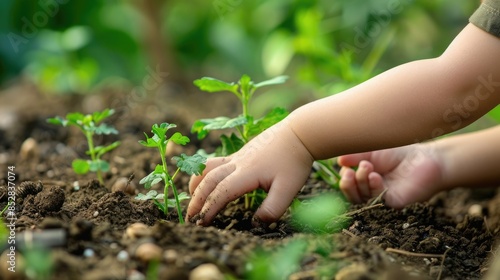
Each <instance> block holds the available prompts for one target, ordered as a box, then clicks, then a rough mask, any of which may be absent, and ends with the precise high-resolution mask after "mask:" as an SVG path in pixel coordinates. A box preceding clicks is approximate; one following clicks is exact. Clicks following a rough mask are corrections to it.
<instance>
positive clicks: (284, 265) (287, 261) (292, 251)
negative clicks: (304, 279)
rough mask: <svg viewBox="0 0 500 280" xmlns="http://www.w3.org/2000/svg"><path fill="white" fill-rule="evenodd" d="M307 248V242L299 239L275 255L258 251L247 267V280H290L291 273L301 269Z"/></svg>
mask: <svg viewBox="0 0 500 280" xmlns="http://www.w3.org/2000/svg"><path fill="white" fill-rule="evenodd" d="M306 248H307V242H306V241H304V240H300V239H297V240H293V241H291V242H290V243H288V244H287V245H286V246H284V247H283V248H279V249H277V250H275V251H274V252H273V253H267V252H265V251H263V250H261V251H257V253H256V254H255V255H254V256H253V257H252V258H251V259H250V260H249V262H248V263H247V265H246V277H245V279H249V280H260V279H288V277H289V276H290V274H291V273H293V272H295V271H297V270H298V269H299V268H300V260H301V259H302V257H303V256H304V251H305V249H306Z"/></svg>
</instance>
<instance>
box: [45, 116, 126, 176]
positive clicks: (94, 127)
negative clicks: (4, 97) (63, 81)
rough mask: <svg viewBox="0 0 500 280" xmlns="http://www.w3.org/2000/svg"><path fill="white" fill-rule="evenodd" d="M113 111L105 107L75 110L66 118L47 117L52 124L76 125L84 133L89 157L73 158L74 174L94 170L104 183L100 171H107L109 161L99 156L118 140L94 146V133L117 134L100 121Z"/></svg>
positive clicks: (113, 129)
mask: <svg viewBox="0 0 500 280" xmlns="http://www.w3.org/2000/svg"><path fill="white" fill-rule="evenodd" d="M113 113H114V110H113V109H105V110H104V111H102V112H94V113H92V114H87V115H84V114H82V113H79V112H75V113H69V114H67V115H66V118H62V117H59V116H57V117H55V118H49V119H47V122H48V123H51V124H54V125H61V126H64V127H66V126H74V127H77V128H78V129H79V130H80V131H81V132H82V133H83V134H84V135H85V138H86V139H87V144H88V151H86V154H87V155H89V156H90V159H75V160H73V162H72V167H73V170H74V171H75V173H76V174H87V173H88V172H89V171H91V172H96V173H97V178H98V179H99V182H100V183H101V184H103V183H104V181H103V179H102V172H107V171H109V169H110V167H109V163H108V162H107V161H105V160H103V159H101V157H102V156H103V155H104V154H106V153H107V152H109V151H111V150H113V149H115V148H116V147H118V146H119V145H120V142H119V141H116V142H113V143H111V144H109V145H107V146H95V145H94V135H109V134H118V131H117V130H116V129H115V128H114V127H112V126H110V125H108V124H106V123H103V122H102V121H104V120H105V119H106V118H108V117H109V116H111V115H112V114H113Z"/></svg>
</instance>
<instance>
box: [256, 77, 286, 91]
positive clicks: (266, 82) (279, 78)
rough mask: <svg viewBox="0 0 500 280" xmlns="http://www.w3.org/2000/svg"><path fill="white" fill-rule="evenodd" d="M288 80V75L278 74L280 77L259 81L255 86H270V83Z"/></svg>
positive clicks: (280, 82)
mask: <svg viewBox="0 0 500 280" xmlns="http://www.w3.org/2000/svg"><path fill="white" fill-rule="evenodd" d="M286 80H288V76H278V77H274V78H272V79H269V80H267V81H262V82H260V83H257V84H256V85H255V87H256V88H261V87H265V86H270V85H278V84H283V83H284V82H286Z"/></svg>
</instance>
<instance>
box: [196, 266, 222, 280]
mask: <svg viewBox="0 0 500 280" xmlns="http://www.w3.org/2000/svg"><path fill="white" fill-rule="evenodd" d="M189 280H224V275H223V274H222V273H221V272H220V270H219V268H218V267H217V266H216V265H215V264H211V263H206V264H202V265H199V266H198V267H196V268H195V269H193V270H192V271H191V273H190V274H189Z"/></svg>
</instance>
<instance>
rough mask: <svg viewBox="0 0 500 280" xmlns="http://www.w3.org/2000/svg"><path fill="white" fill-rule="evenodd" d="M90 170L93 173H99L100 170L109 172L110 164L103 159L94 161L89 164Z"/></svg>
mask: <svg viewBox="0 0 500 280" xmlns="http://www.w3.org/2000/svg"><path fill="white" fill-rule="evenodd" d="M89 168H90V171H92V172H97V171H99V170H100V171H102V172H108V171H109V163H108V162H107V161H105V160H102V159H97V160H92V161H90V162H89Z"/></svg>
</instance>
